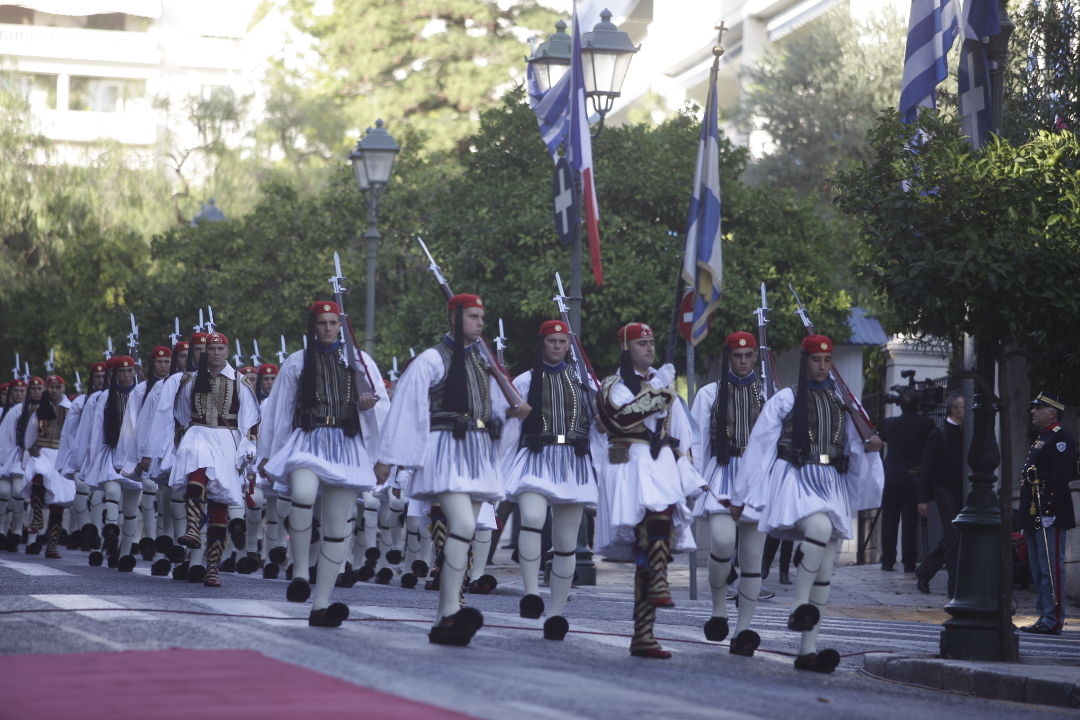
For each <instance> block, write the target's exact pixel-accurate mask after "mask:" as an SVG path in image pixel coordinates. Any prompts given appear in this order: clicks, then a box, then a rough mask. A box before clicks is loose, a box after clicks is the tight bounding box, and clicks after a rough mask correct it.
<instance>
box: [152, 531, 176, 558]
mask: <svg viewBox="0 0 1080 720" xmlns="http://www.w3.org/2000/svg"><path fill="white" fill-rule="evenodd" d="M175 544H176V543H175V542H173V539H172V537H170V536H168V535H158V536H157V537H156V538H154V550H156V551H157V552H159V553H161V554H162V555H164V554H165V553H167V552H169V548H171V547H172V546H173V545H175Z"/></svg>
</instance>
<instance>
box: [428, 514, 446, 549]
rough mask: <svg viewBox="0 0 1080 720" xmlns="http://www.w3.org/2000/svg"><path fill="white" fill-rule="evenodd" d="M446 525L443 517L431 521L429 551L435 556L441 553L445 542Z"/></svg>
mask: <svg viewBox="0 0 1080 720" xmlns="http://www.w3.org/2000/svg"><path fill="white" fill-rule="evenodd" d="M446 532H447V525H446V520H445V519H443V518H439V519H433V520H432V521H431V551H432V553H434V555H435V557H436V558H438V557H439V556H440V555H442V551H443V545H445V544H446Z"/></svg>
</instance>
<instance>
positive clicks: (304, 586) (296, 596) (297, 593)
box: [285, 578, 311, 603]
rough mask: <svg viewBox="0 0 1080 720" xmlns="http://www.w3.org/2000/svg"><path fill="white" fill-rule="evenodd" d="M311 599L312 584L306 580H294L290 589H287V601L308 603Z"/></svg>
mask: <svg viewBox="0 0 1080 720" xmlns="http://www.w3.org/2000/svg"><path fill="white" fill-rule="evenodd" d="M309 597H311V584H310V583H309V582H308V581H307V580H305V579H304V578H293V581H292V582H291V583H289V587H288V588H286V589H285V599H286V600H288V601H289V602H295V603H300V602H307V599H308V598H309Z"/></svg>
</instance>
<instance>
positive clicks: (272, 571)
mask: <svg viewBox="0 0 1080 720" xmlns="http://www.w3.org/2000/svg"><path fill="white" fill-rule="evenodd" d="M280 574H281V568H279V567H278V565H277V563H272V562H271V563H266V564H265V565H263V580H277V579H278V575H280Z"/></svg>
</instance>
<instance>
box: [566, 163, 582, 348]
mask: <svg viewBox="0 0 1080 720" xmlns="http://www.w3.org/2000/svg"><path fill="white" fill-rule="evenodd" d="M574 188H575V190H576V191H577V216H578V223H577V227H575V228H574V242H573V244H572V245H571V249H570V297H569V298H567V299H568V300H569V301H570V326H571V327H572V328H574V332H576V333H577V334H578V337H581V230H582V225H583V222H582V220H583V219H582V217H581V209H582V200H581V173H580V172H578V171H577V170H575V171H574Z"/></svg>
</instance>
